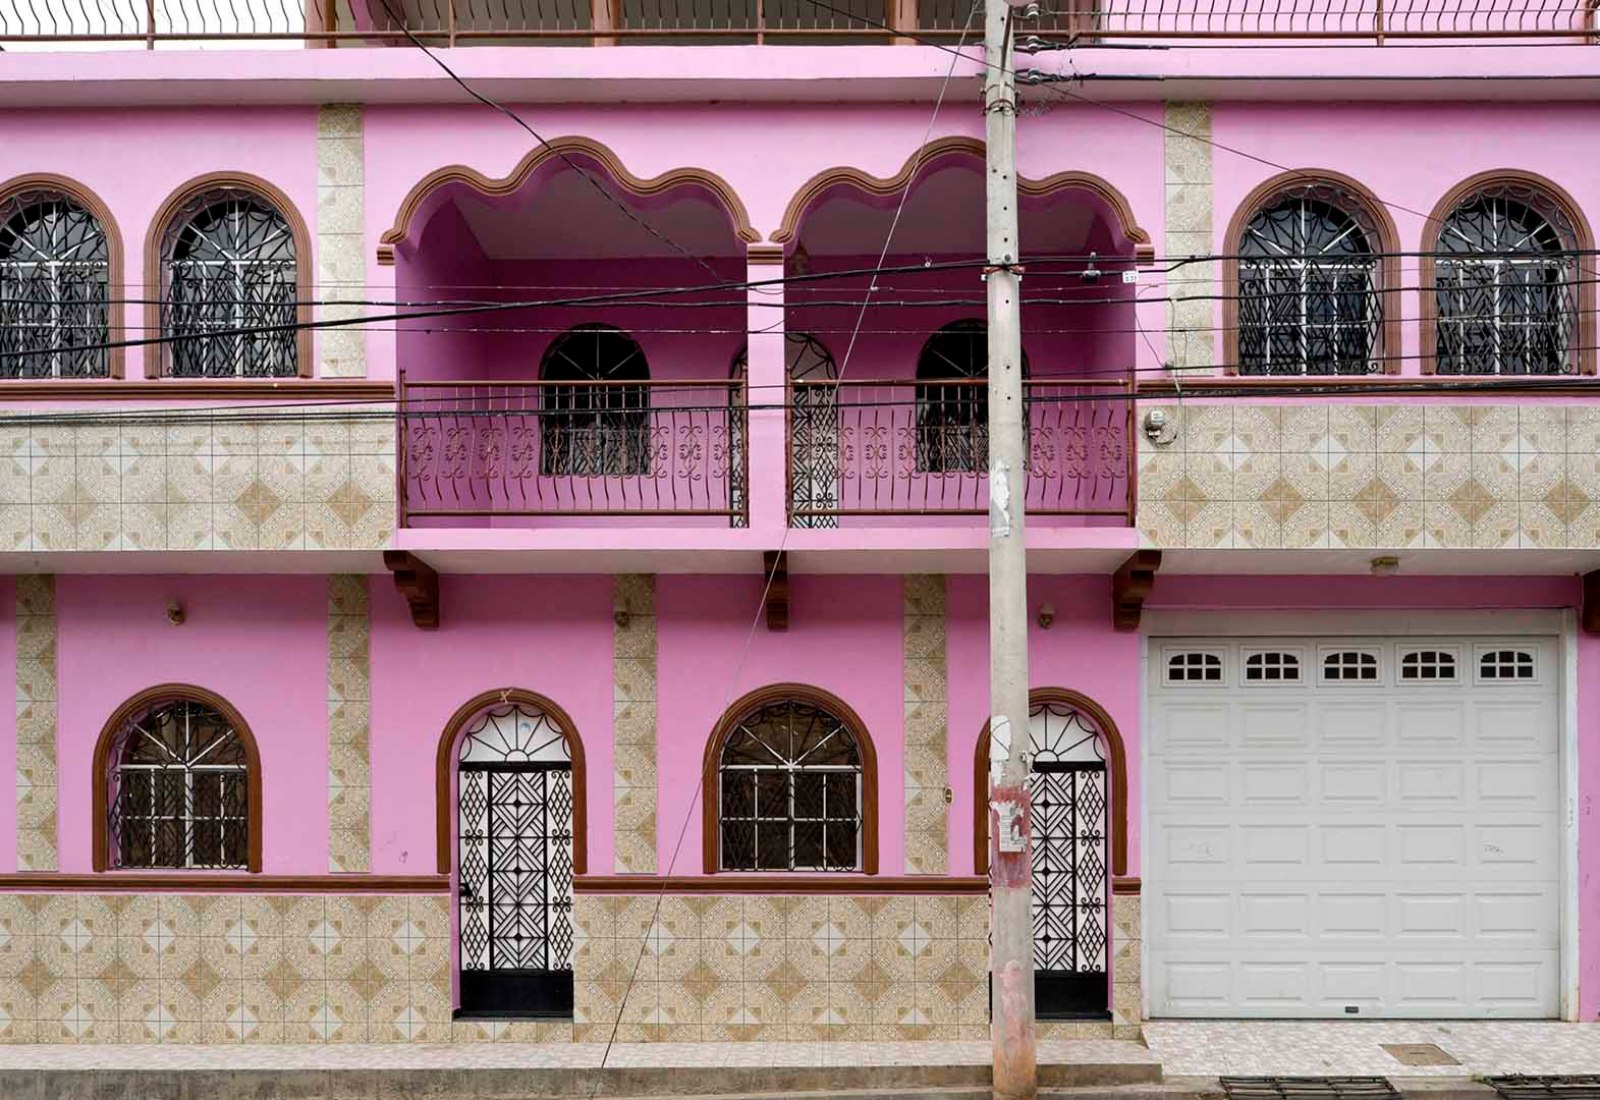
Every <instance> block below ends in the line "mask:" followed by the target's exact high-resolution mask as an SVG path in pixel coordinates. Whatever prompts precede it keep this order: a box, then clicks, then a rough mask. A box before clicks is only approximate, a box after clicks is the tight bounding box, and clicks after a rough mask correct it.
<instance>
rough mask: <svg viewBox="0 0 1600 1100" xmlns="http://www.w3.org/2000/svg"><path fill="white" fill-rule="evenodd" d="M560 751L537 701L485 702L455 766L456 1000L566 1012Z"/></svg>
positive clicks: (568, 921) (567, 936) (567, 827)
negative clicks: (458, 950)
mask: <svg viewBox="0 0 1600 1100" xmlns="http://www.w3.org/2000/svg"><path fill="white" fill-rule="evenodd" d="M572 782H573V780H572V759H571V755H570V750H569V748H568V745H567V740H566V736H565V734H564V733H563V731H562V730H561V728H560V727H559V726H557V725H556V724H555V722H554V721H553V720H552V718H551V717H550V716H549V715H547V714H545V713H544V712H543V711H540V710H537V709H533V708H529V707H526V706H523V705H520V704H514V705H509V706H505V707H497V708H492V709H490V710H488V711H485V712H484V714H483V715H481V716H480V717H479V718H478V719H477V720H475V721H474V723H473V724H472V725H471V726H470V727H469V728H468V730H467V732H466V734H465V735H464V737H463V738H462V742H461V753H460V757H459V764H458V772H457V806H458V811H459V814H458V825H459V827H458V837H459V846H460V852H459V855H460V863H459V866H460V881H459V884H458V893H459V905H460V914H459V916H460V922H459V923H460V929H461V933H460V934H461V1010H462V1012H463V1013H464V1014H468V1015H479V1016H523V1017H526V1016H555V1017H566V1016H570V1015H571V1014H572V842H573V841H572V837H573V832H572V810H573V802H572V799H573V788H572Z"/></svg>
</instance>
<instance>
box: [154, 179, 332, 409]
mask: <svg viewBox="0 0 1600 1100" xmlns="http://www.w3.org/2000/svg"><path fill="white" fill-rule="evenodd" d="M219 187H232V188H237V189H238V190H240V191H249V192H251V193H252V194H254V195H255V196H256V197H257V198H259V199H261V200H262V201H263V202H265V203H267V204H268V205H269V206H271V207H272V208H273V209H274V210H276V211H277V212H278V213H280V214H282V215H283V220H284V221H286V222H287V223H288V224H289V233H290V235H291V236H292V237H293V238H294V283H295V298H296V299H297V300H298V301H299V303H300V304H299V305H298V306H297V307H296V308H295V321H296V323H298V324H299V325H300V330H299V331H298V332H297V333H296V334H295V360H296V365H297V366H298V368H299V371H298V373H299V376H300V377H301V378H310V377H311V373H312V371H311V329H310V327H309V326H310V324H311V321H312V316H311V269H312V262H311V261H312V257H311V233H310V232H309V231H308V230H307V229H306V222H305V219H304V218H302V217H301V216H300V211H299V210H298V209H296V208H295V205H294V203H292V202H290V201H289V196H288V195H286V194H284V193H283V191H282V190H280V189H279V188H278V187H277V186H275V185H273V184H271V183H268V182H267V181H266V180H264V179H262V178H261V177H260V176H252V175H250V174H249V173H248V172H209V173H207V174H206V175H203V176H197V177H195V178H194V179H192V180H190V181H189V182H188V183H185V184H184V185H183V186H182V187H179V188H178V189H177V190H176V191H174V192H173V193H172V194H171V195H169V196H167V201H166V202H164V203H162V204H161V206H160V208H159V209H158V210H157V211H156V216H155V217H154V218H153V219H151V222H150V229H149V232H148V233H146V234H145V238H144V286H145V297H146V298H147V299H148V302H147V304H146V305H145V307H144V326H145V333H146V337H147V338H151V337H154V336H156V335H161V334H162V329H161V302H160V299H161V298H162V297H163V296H164V295H165V293H166V279H165V277H164V275H163V273H162V270H161V266H162V260H163V257H162V255H161V240H162V238H163V237H165V236H166V232H167V226H168V225H169V224H171V222H172V219H173V218H174V217H176V216H177V213H178V211H179V210H181V209H183V206H184V204H185V203H187V202H188V201H189V200H190V199H193V198H194V197H195V196H197V195H200V194H203V193H204V192H206V191H211V190H215V189H216V188H219ZM145 346H146V347H148V348H150V349H151V354H150V357H149V358H148V359H147V360H146V362H145V374H146V375H147V376H149V377H151V378H155V377H158V376H161V375H164V374H166V373H167V364H168V362H169V357H168V355H167V345H165V344H147V345H145ZM213 381H221V379H213Z"/></svg>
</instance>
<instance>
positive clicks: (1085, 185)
mask: <svg viewBox="0 0 1600 1100" xmlns="http://www.w3.org/2000/svg"><path fill="white" fill-rule="evenodd" d="M957 156H965V157H975V158H976V159H978V160H979V161H982V160H983V157H984V144H983V141H982V140H981V139H979V138H972V137H942V138H937V139H935V140H933V141H930V142H929V143H928V144H926V145H924V146H923V147H922V148H920V149H918V150H917V151H916V152H914V153H912V154H911V157H910V159H908V160H907V161H906V162H905V164H904V165H902V166H901V168H900V171H898V172H896V173H895V174H894V175H892V176H888V177H879V176H873V175H869V174H868V173H866V172H864V171H862V170H861V169H859V168H850V167H847V166H843V165H841V166H839V167H836V168H828V169H825V170H824V171H821V172H818V173H817V174H816V175H814V176H812V177H811V178H810V179H809V180H807V181H806V183H805V184H804V185H803V186H802V187H801V188H800V190H799V191H796V192H795V194H794V197H793V198H791V199H790V200H789V205H788V208H787V209H785V210H784V212H783V222H782V223H781V224H780V225H779V226H778V228H777V230H776V231H775V232H773V233H772V234H771V235H770V236H768V238H767V239H768V240H770V241H778V242H780V243H781V242H787V241H792V240H794V238H795V234H797V233H798V232H799V230H800V222H801V219H803V218H804V217H805V215H806V213H807V211H809V210H810V209H811V205H812V204H813V203H815V202H816V201H817V199H819V198H820V197H821V196H822V195H823V194H825V193H826V192H828V191H829V190H831V189H833V188H835V187H840V186H849V187H853V188H855V189H856V190H857V191H863V192H865V193H866V194H868V195H875V196H878V197H880V198H882V197H886V196H889V195H894V194H897V193H899V192H900V191H901V190H903V189H904V188H905V187H906V185H907V184H909V183H910V182H911V180H912V178H913V177H914V176H916V174H917V173H918V172H920V171H923V170H924V169H926V168H927V167H928V166H929V165H931V164H933V162H935V161H937V160H943V159H945V158H946V157H957ZM1073 189H1078V190H1084V191H1091V192H1093V193H1094V194H1095V196H1096V197H1098V198H1099V199H1100V200H1101V201H1102V202H1104V203H1105V204H1106V205H1107V206H1109V207H1110V208H1111V210H1112V212H1113V213H1115V214H1116V216H1117V227H1118V229H1120V230H1121V232H1122V236H1123V237H1124V238H1125V239H1126V240H1128V241H1129V242H1131V243H1132V244H1133V245H1134V251H1135V254H1137V255H1140V256H1141V258H1142V259H1149V258H1153V253H1152V252H1151V247H1152V246H1151V242H1150V234H1149V233H1147V232H1146V231H1145V230H1143V229H1141V228H1140V227H1139V223H1138V222H1137V221H1135V220H1134V217H1133V207H1132V206H1130V205H1129V204H1128V200H1127V198H1126V196H1124V195H1123V194H1122V192H1121V191H1118V190H1117V189H1116V188H1115V187H1113V186H1112V185H1111V184H1110V183H1108V182H1107V181H1106V180H1104V179H1102V178H1101V177H1099V176H1096V175H1094V174H1092V173H1089V172H1056V173H1054V174H1053V175H1049V176H1046V177H1044V178H1043V179H1037V180H1036V179H1029V178H1027V177H1026V176H1019V177H1017V190H1018V191H1019V192H1020V193H1022V194H1024V195H1029V196H1040V195H1053V194H1055V193H1056V192H1058V191H1070V190H1073ZM1141 246H1142V247H1141Z"/></svg>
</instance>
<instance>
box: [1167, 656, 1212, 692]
mask: <svg viewBox="0 0 1600 1100" xmlns="http://www.w3.org/2000/svg"><path fill="white" fill-rule="evenodd" d="M1165 656H1166V677H1167V683H1169V684H1221V683H1224V682H1225V681H1226V679H1227V677H1226V675H1225V672H1224V667H1223V662H1222V656H1221V654H1218V653H1207V652H1205V651H1203V650H1183V651H1169V652H1168V653H1167V654H1166V655H1165Z"/></svg>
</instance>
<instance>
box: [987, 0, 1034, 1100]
mask: <svg viewBox="0 0 1600 1100" xmlns="http://www.w3.org/2000/svg"><path fill="white" fill-rule="evenodd" d="M1012 15H1013V9H1012V8H1011V6H1009V5H1008V2H1007V0H986V2H985V10H984V36H983V58H984V61H985V63H986V64H985V68H984V80H983V113H984V136H985V139H986V142H987V144H986V149H987V161H988V164H987V167H988V174H987V181H988V183H987V199H988V202H987V206H988V234H987V235H988V245H987V248H988V265H987V272H988V292H989V303H988V304H989V694H990V705H989V715H990V717H989V791H990V811H989V814H990V817H989V837H990V839H989V898H990V913H989V932H990V935H989V939H990V949H989V973H990V974H991V975H992V976H993V980H992V990H993V991H992V993H991V994H990V996H991V998H992V1000H991V1006H990V1007H991V1011H990V1030H991V1034H992V1036H993V1039H994V1095H995V1100H1033V1098H1034V1097H1035V1096H1036V1095H1037V1093H1038V1067H1037V1050H1036V1048H1035V1043H1034V1034H1033V840H1032V834H1033V819H1032V818H1033V809H1032V803H1031V801H1030V799H1029V795H1028V786H1027V779H1028V759H1027V753H1028V561H1027V549H1026V545H1025V543H1024V541H1023V527H1022V504H1023V498H1024V495H1025V493H1026V488H1027V444H1026V442H1025V436H1024V433H1023V418H1024V417H1025V416H1026V415H1027V413H1026V411H1025V410H1024V408H1023V403H1022V302H1021V286H1020V278H1019V272H1018V271H1017V268H1016V265H1017V263H1018V262H1019V261H1020V259H1021V257H1022V253H1021V251H1020V249H1019V248H1018V245H1017V87H1016V77H1015V76H1014V74H1013V71H1012V67H1011V66H1012V61H1013V53H1012V34H1011V18H1012Z"/></svg>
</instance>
